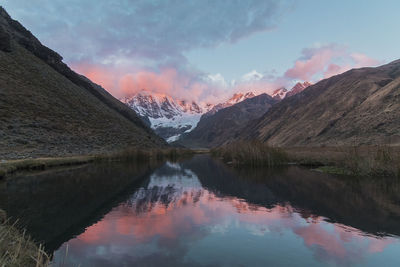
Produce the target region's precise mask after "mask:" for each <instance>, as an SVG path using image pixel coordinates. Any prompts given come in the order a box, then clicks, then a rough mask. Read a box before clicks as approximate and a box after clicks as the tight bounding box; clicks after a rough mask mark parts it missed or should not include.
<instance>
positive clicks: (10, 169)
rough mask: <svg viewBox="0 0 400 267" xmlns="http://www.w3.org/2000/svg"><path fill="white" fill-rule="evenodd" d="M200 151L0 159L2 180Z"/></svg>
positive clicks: (162, 150) (131, 150) (0, 177)
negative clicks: (29, 173)
mask: <svg viewBox="0 0 400 267" xmlns="http://www.w3.org/2000/svg"><path fill="white" fill-rule="evenodd" d="M195 153H204V152H198V151H194V150H189V149H176V148H167V149H148V150H142V149H127V150H121V151H117V152H113V153H109V154H97V155H81V156H68V157H46V158H34V159H17V160H0V180H2V179H5V178H7V177H8V176H10V175H12V174H15V173H18V172H20V171H35V170H46V169H49V168H54V167H62V166H76V165H83V164H88V163H92V162H101V161H123V160H132V161H135V162H146V161H151V160H164V159H176V158H178V157H182V156H187V155H193V154H195Z"/></svg>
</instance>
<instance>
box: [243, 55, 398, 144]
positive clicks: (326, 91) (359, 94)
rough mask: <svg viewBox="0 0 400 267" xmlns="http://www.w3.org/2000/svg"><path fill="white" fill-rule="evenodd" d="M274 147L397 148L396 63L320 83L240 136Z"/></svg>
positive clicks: (274, 110)
mask: <svg viewBox="0 0 400 267" xmlns="http://www.w3.org/2000/svg"><path fill="white" fill-rule="evenodd" d="M241 137H242V138H245V139H254V138H257V139H260V140H262V141H264V142H268V143H270V144H271V145H276V146H320V145H330V146H331V145H333V146H336V145H360V144H366V145H370V144H400V60H397V61H394V62H392V63H390V64H387V65H383V66H380V67H377V68H361V69H353V70H350V71H347V72H345V73H343V74H340V75H337V76H334V77H331V78H329V79H325V80H323V81H320V82H319V83H317V84H315V85H312V86H310V87H308V88H307V89H305V90H304V91H303V92H302V93H300V94H298V95H295V96H292V97H289V98H287V99H284V100H283V101H282V102H280V103H279V104H277V105H274V106H273V107H272V108H271V109H270V110H269V111H268V112H267V113H266V114H265V115H264V116H263V117H262V118H260V119H258V120H256V121H253V122H251V123H250V124H249V125H248V126H247V127H245V130H244V131H242V132H241Z"/></svg>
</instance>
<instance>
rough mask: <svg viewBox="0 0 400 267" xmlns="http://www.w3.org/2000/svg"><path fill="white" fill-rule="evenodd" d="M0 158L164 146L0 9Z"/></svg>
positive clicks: (127, 111) (120, 105)
mask: <svg viewBox="0 0 400 267" xmlns="http://www.w3.org/2000/svg"><path fill="white" fill-rule="evenodd" d="M0 48H1V49H0V103H1V104H0V115H1V116H0V119H1V123H0V136H1V138H0V157H1V158H26V157H43V156H65V155H78V154H79V155H80V154H90V153H105V152H107V153H108V152H111V151H115V150H120V149H125V148H128V147H131V148H133V147H136V148H138V147H143V148H145V147H148V148H150V147H153V148H156V147H160V148H161V147H166V143H165V142H164V141H163V140H162V139H161V138H159V137H158V136H156V135H155V134H154V133H153V132H152V131H151V129H150V128H148V127H147V126H145V125H144V123H143V122H142V121H141V120H140V119H139V117H138V116H137V115H136V114H135V112H134V111H132V110H131V109H129V108H128V107H126V106H125V105H124V104H123V103H121V102H120V101H118V100H117V99H115V98H114V97H112V96H111V95H110V94H109V93H108V92H107V91H106V90H105V89H103V88H102V87H101V86H99V85H96V84H94V83H93V82H91V81H90V80H89V79H87V78H86V77H84V76H82V75H79V74H77V73H75V72H74V71H72V70H71V69H70V68H69V67H68V66H67V65H66V64H65V63H63V62H62V57H61V56H60V55H59V54H58V53H56V52H54V51H53V50H51V49H49V48H47V47H45V46H43V45H42V44H41V43H40V41H39V40H38V39H37V38H36V37H34V36H33V35H32V33H30V32H29V31H28V30H27V29H25V28H24V27H23V26H22V25H21V24H20V23H19V22H17V21H15V20H13V19H12V18H11V17H10V16H9V15H8V14H7V12H6V11H5V10H4V9H3V8H1V7H0Z"/></svg>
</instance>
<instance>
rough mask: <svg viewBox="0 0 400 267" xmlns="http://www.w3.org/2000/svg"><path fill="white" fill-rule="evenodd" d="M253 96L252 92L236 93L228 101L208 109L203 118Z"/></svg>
mask: <svg viewBox="0 0 400 267" xmlns="http://www.w3.org/2000/svg"><path fill="white" fill-rule="evenodd" d="M255 96H256V95H255V94H254V93H253V92H248V93H236V94H234V95H233V96H232V97H231V98H230V99H228V101H226V102H223V103H219V104H217V105H215V106H214V107H213V108H212V109H210V110H209V111H208V112H207V113H205V114H204V116H206V117H207V116H211V115H213V114H215V113H217V111H218V110H221V109H223V108H227V107H230V106H233V105H235V104H237V103H239V102H242V101H243V100H245V99H247V98H252V97H255Z"/></svg>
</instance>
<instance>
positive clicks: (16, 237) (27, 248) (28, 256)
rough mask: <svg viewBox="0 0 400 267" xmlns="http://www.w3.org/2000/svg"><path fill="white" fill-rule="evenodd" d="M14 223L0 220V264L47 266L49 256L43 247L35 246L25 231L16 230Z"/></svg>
mask: <svg viewBox="0 0 400 267" xmlns="http://www.w3.org/2000/svg"><path fill="white" fill-rule="evenodd" d="M0 211H1V210H0ZM1 212H2V213H3V211H1ZM3 219H4V218H3ZM16 224H17V222H15V223H13V224H10V221H9V220H3V221H1V222H0V266H27V267H29V266H36V267H44V266H49V265H50V257H49V256H48V255H47V253H46V252H45V251H44V249H43V247H42V246H41V245H39V246H37V245H36V244H35V243H34V242H33V241H32V240H31V238H30V237H29V236H28V235H26V232H25V231H20V230H18V228H17V227H16Z"/></svg>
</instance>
